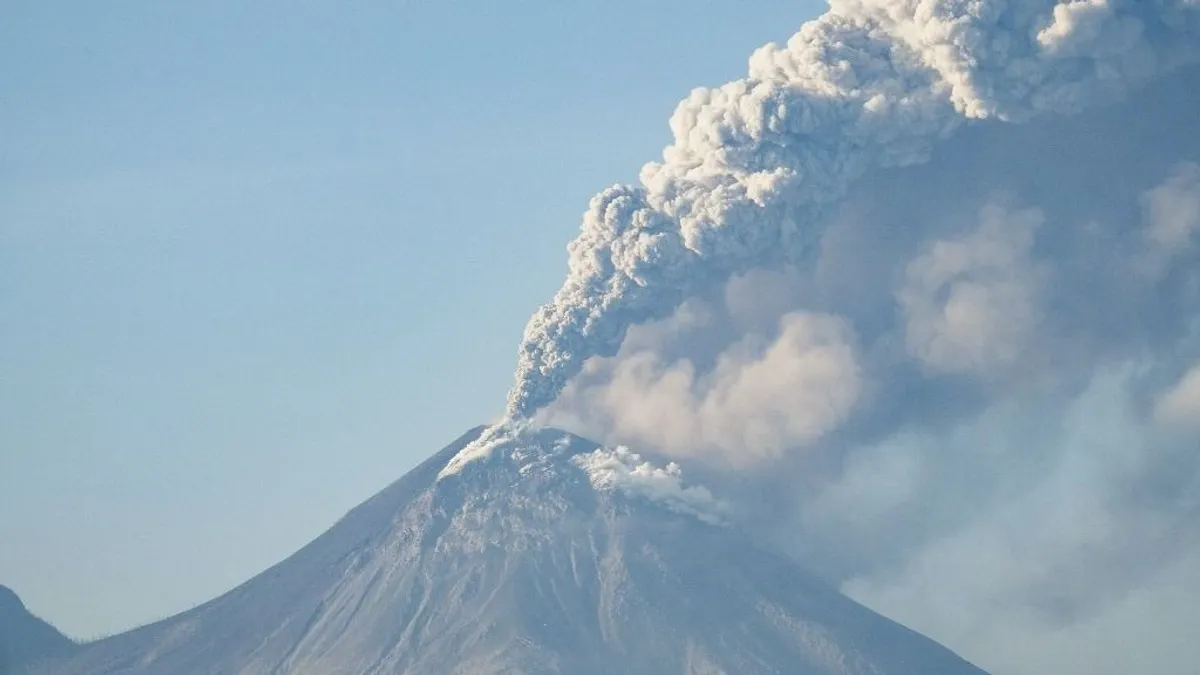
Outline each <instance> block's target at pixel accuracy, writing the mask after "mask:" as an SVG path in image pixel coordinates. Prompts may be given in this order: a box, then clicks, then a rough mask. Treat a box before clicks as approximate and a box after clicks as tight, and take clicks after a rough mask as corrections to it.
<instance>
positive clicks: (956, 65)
mask: <svg viewBox="0 0 1200 675" xmlns="http://www.w3.org/2000/svg"><path fill="white" fill-rule="evenodd" d="M1197 35H1200V2H1197V1H1196V0H1067V1H1064V2H1058V3H1056V2H1051V1H1050V0H974V1H972V2H965V1H963V0H921V1H918V0H834V1H833V2H831V3H830V8H829V10H828V11H827V13H825V14H824V15H823V16H821V17H819V18H818V19H815V20H813V21H811V22H809V23H807V24H805V25H804V26H803V27H802V28H801V29H800V31H799V32H798V33H796V34H795V35H794V36H793V37H792V38H791V39H790V40H789V41H788V43H787V44H786V45H785V46H779V45H775V44H768V45H766V46H765V47H762V48H761V49H759V50H758V51H757V52H755V53H754V55H753V56H752V57H751V59H750V70H749V76H748V77H747V78H745V79H742V80H738V81H735V82H731V83H728V84H725V85H724V86H721V87H719V88H716V89H697V90H695V91H693V92H692V94H691V95H690V96H689V97H688V98H687V99H686V100H684V101H683V102H682V103H681V104H680V105H679V107H678V109H677V110H676V112H675V114H674V116H673V117H672V119H671V129H672V132H673V133H674V137H675V140H674V143H673V144H672V145H671V146H670V147H668V148H667V149H666V150H665V151H664V154H663V160H662V161H661V162H655V163H650V164H647V165H646V166H645V167H643V169H642V172H641V176H640V181H641V185H640V186H627V185H623V186H615V187H612V188H609V189H608V190H605V191H604V192H602V193H600V194H599V195H597V196H596V197H594V198H593V199H592V201H591V204H590V205H589V207H588V210H587V212H586V214H585V216H584V221H583V226H582V231H581V233H580V234H579V236H578V238H576V239H575V240H574V241H573V242H572V243H571V244H570V246H569V247H568V252H569V272H568V276H567V279H566V282H565V283H564V284H563V286H562V288H561V289H560V290H559V291H558V292H557V293H556V294H555V296H554V299H553V301H552V302H550V303H549V304H546V305H544V306H543V307H541V308H540V309H539V310H538V311H537V312H536V314H535V315H534V316H533V317H532V318H531V319H530V321H529V323H528V325H527V327H526V330H525V335H524V338H523V341H522V344H521V347H520V350H519V360H518V367H517V371H516V382H515V384H514V386H513V388H512V390H511V391H510V393H509V401H508V406H507V414H506V417H507V418H508V419H511V420H519V419H529V418H531V417H533V416H534V415H535V414H536V413H537V412H538V411H539V410H541V409H542V408H544V407H545V406H547V405H549V404H550V403H552V402H553V401H554V400H555V399H556V398H557V397H558V396H559V394H560V393H561V392H562V390H563V388H564V387H565V386H566V384H567V382H568V381H569V380H570V379H571V378H572V377H574V376H575V375H577V374H578V373H579V372H580V371H581V369H582V368H583V365H584V363H585V362H586V361H587V359H589V358H591V357H597V356H600V357H604V356H612V355H613V354H615V353H616V352H617V350H618V349H619V348H620V345H621V343H622V340H623V339H624V337H625V335H626V332H627V331H628V329H629V328H630V327H631V326H634V325H638V324H643V323H646V322H649V321H653V320H656V319H662V318H664V317H667V316H668V315H670V314H671V313H672V312H673V311H674V310H675V309H676V308H677V307H679V305H680V304H681V303H682V302H684V301H685V300H686V299H687V298H690V297H695V296H697V295H701V294H702V293H704V292H706V291H708V290H711V289H712V288H714V287H716V286H719V285H721V284H723V283H725V282H726V281H727V280H728V279H729V278H730V277H732V276H734V275H737V274H740V273H744V272H746V271H748V270H751V269H760V268H771V267H780V266H793V267H801V268H803V267H805V266H811V265H812V264H814V260H815V253H816V251H817V246H818V242H819V241H820V238H821V231H820V229H819V223H820V222H821V221H822V220H823V219H824V218H825V217H826V216H827V215H828V214H829V213H830V211H831V209H832V208H833V207H834V205H836V204H837V203H838V202H840V201H841V200H842V198H843V197H844V196H845V195H846V193H847V190H848V189H849V188H850V187H851V186H852V185H853V184H854V183H855V182H856V181H858V180H859V179H861V178H862V176H863V175H864V174H865V173H866V172H867V171H869V170H872V169H878V168H887V167H898V166H906V165H912V164H917V163H921V162H924V161H926V160H927V159H928V158H929V156H930V153H931V152H932V151H933V149H934V147H935V146H936V145H937V144H938V142H939V141H940V140H942V139H944V138H946V137H948V136H950V135H952V134H954V133H955V132H956V131H957V130H958V129H960V127H962V126H963V125H964V122H967V121H971V120H996V121H1000V122H1009V123H1021V122H1026V121H1028V120H1030V119H1034V118H1037V117H1040V116H1044V115H1048V114H1070V113H1076V112H1079V111H1081V110H1084V109H1086V108H1087V107H1088V106H1091V105H1094V104H1096V103H1099V102H1103V101H1108V100H1113V99H1117V98H1120V97H1122V96H1124V95H1125V94H1126V93H1127V92H1129V91H1131V90H1134V89H1136V88H1137V87H1139V86H1140V85H1142V84H1143V83H1145V82H1147V81H1148V80H1150V79H1152V78H1154V77H1155V76H1156V75H1157V74H1160V73H1163V72H1167V71H1170V70H1172V69H1174V68H1176V67H1178V66H1180V65H1182V64H1186V63H1189V62H1192V61H1194V60H1196V58H1197V55H1198V52H1200V48H1198V44H1197V42H1198V41H1197ZM918 332H919V331H918ZM914 339H918V340H919V339H920V336H916V337H914ZM929 348H930V349H932V350H934V351H937V350H939V349H941V347H939V346H938V345H929ZM979 356H980V355H964V354H955V353H952V352H950V353H945V354H942V357H944V358H945V359H949V360H950V361H951V362H954V361H956V360H961V359H968V360H969V359H973V358H976V357H979ZM997 357H1000V358H1002V357H1003V355H995V354H993V355H984V356H983V357H982V358H997ZM939 358H940V357H939Z"/></svg>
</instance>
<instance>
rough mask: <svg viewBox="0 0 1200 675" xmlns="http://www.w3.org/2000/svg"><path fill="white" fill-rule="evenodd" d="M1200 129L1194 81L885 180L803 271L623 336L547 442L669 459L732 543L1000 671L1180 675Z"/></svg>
mask: <svg viewBox="0 0 1200 675" xmlns="http://www.w3.org/2000/svg"><path fill="white" fill-rule="evenodd" d="M1198 109H1200V68H1196V67H1192V68H1183V69H1180V70H1177V71H1175V72H1173V73H1170V74H1164V75H1162V76H1160V77H1158V78H1156V79H1155V81H1154V82H1153V83H1150V84H1148V85H1147V86H1145V87H1143V88H1141V89H1139V90H1138V91H1137V92H1136V93H1134V94H1132V95H1129V96H1127V97H1125V99H1124V100H1123V101H1121V102H1119V103H1114V104H1110V105H1101V106H1095V107H1093V108H1090V109H1088V110H1086V111H1084V112H1082V113H1080V114H1077V115H1073V116H1046V117H1043V118H1040V119H1034V120H1029V121H1028V122H1026V123H1024V124H1003V123H980V124H973V125H969V126H968V127H967V128H964V129H961V130H960V131H959V132H958V133H957V134H955V136H954V137H953V138H951V139H947V140H946V141H944V142H942V143H939V145H938V146H937V147H936V148H935V150H934V152H933V153H932V155H931V157H930V160H929V161H928V162H926V163H923V164H919V165H914V166H907V167H903V168H890V169H886V168H885V169H879V168H877V169H873V170H870V171H867V172H866V173H865V174H864V175H863V177H862V178H861V179H860V180H859V181H858V182H857V183H856V184H855V185H852V186H851V187H850V188H849V189H848V190H847V192H846V195H845V196H844V198H843V199H842V200H841V201H840V202H839V203H838V204H836V205H834V206H833V207H832V208H831V209H830V212H829V213H828V215H827V216H825V217H824V218H823V219H821V220H819V221H818V223H817V225H818V227H817V229H818V230H819V231H820V233H821V234H820V237H819V240H818V242H817V244H816V247H815V251H814V253H813V257H814V262H813V263H812V264H808V265H792V266H786V265H785V266H783V267H781V268H771V269H756V270H752V271H750V272H747V273H743V274H738V275H734V276H732V277H731V278H730V279H729V280H728V281H726V282H724V283H722V284H717V285H715V286H714V287H713V288H711V289H708V290H706V291H703V292H700V293H698V294H696V295H693V296H691V297H688V298H687V299H686V300H685V301H684V302H683V303H682V304H681V305H680V306H679V307H678V308H677V309H676V310H674V311H673V312H672V313H671V314H670V315H668V316H667V317H665V318H663V319H659V320H656V321H653V322H650V323H646V324H641V325H637V326H634V327H632V328H630V329H629V331H628V332H627V334H626V336H625V339H624V340H623V341H622V344H621V346H620V348H619V350H618V352H617V354H616V355H614V356H612V357H598V358H597V357H593V358H590V359H588V361H587V362H586V363H585V366H584V368H583V369H582V370H581V371H580V373H579V374H578V375H576V376H575V377H573V378H571V380H570V382H569V383H568V385H567V387H566V388H565V389H564V391H563V393H562V395H560V396H559V397H558V399H557V400H556V401H555V402H554V403H553V404H551V405H550V406H548V407H547V408H545V409H544V410H543V411H542V412H541V413H539V415H538V419H539V420H540V421H541V422H543V423H545V424H549V425H552V426H555V427H561V428H566V429H570V430H572V431H575V432H577V433H580V434H583V435H585V436H588V437H591V438H595V439H597V440H599V441H603V442H605V443H609V444H627V445H629V446H630V447H632V448H635V449H637V451H638V452H641V453H649V452H660V453H663V454H666V455H668V456H671V457H673V458H675V459H676V460H678V461H679V462H680V464H682V465H683V466H684V468H685V469H686V472H687V475H688V477H689V478H690V479H697V480H699V481H700V482H701V483H703V484H704V485H705V486H707V487H708V488H709V489H710V490H711V491H712V493H713V494H714V495H718V496H719V498H720V499H722V500H725V501H726V502H727V503H728V504H729V505H730V508H729V510H728V514H727V520H730V521H731V522H732V524H733V525H734V526H736V527H740V528H743V529H747V530H750V531H751V532H754V533H755V534H756V535H758V536H759V537H760V539H766V540H769V541H772V542H773V543H774V544H775V545H777V546H779V547H780V548H783V549H785V550H787V551H788V552H789V553H791V554H792V555H794V556H795V557H796V558H797V559H799V560H800V561H801V562H802V563H803V564H805V565H806V566H808V567H809V568H811V569H813V570H814V571H816V572H817V573H819V574H821V575H822V576H824V577H825V578H826V579H827V580H829V581H831V582H832V583H834V584H836V585H838V586H840V588H841V589H842V590H843V591H844V592H845V593H847V594H848V595H850V596H851V597H853V598H854V599H856V600H859V601H860V602H862V603H863V604H865V605H867V606H869V607H871V608H872V609H875V610H877V611H880V612H881V613H883V614H884V615H887V616H889V617H891V618H894V619H896V620H899V621H900V622H901V623H904V624H905V625H908V626H910V627H912V628H914V629H916V630H918V631H920V632H922V633H924V634H926V635H929V636H930V637H933V638H934V639H937V640H939V641H941V642H943V643H944V644H947V645H948V646H950V647H951V648H953V649H955V650H956V651H958V652H959V653H960V654H963V655H964V656H965V657H967V658H968V659H970V660H972V661H974V662H975V663H977V664H979V665H980V666H981V667H984V668H985V669H987V670H989V671H990V672H996V673H1012V674H1014V675H1017V674H1025V673H1027V674H1029V675H1035V674H1039V673H1047V672H1051V673H1059V674H1061V675H1074V674H1076V673H1078V674H1079V675H1083V674H1084V673H1086V674H1087V675H1098V674H1099V675H1105V674H1111V675H1118V674H1120V675H1123V674H1125V673H1131V672H1153V673H1162V674H1163V675H1189V674H1190V673H1192V672H1194V670H1195V663H1196V662H1197V661H1198V660H1200V644H1197V643H1196V641H1195V640H1194V639H1193V637H1194V636H1192V633H1193V632H1194V626H1195V625H1196V610H1195V608H1196V607H1197V606H1200V517H1198V516H1200V116H1197V115H1196V113H1195V111H1196V110H1198ZM685 460H686V461H685ZM731 466H732V467H734V468H736V469H737V470H730V467H731Z"/></svg>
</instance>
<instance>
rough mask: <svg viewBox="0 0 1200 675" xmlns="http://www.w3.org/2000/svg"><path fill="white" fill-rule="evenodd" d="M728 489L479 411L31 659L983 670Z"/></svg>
mask: <svg viewBox="0 0 1200 675" xmlns="http://www.w3.org/2000/svg"><path fill="white" fill-rule="evenodd" d="M481 434H483V438H482V439H480V436H481ZM472 441H475V442H474V443H472ZM464 447H465V448H467V452H465V453H460V451H461V450H463V448H464ZM456 456H457V457H458V458H459V459H462V458H463V457H468V456H469V457H474V459H472V460H471V461H467V462H455V463H454V464H452V465H451V466H452V470H449V471H447V470H446V467H447V466H448V464H450V462H451V459H452V458H455V457H456ZM439 474H442V475H441V476H440V477H439ZM721 508H722V507H721V504H720V502H719V501H717V500H716V499H714V498H713V497H712V496H711V495H710V494H708V493H707V491H705V490H703V489H702V488H695V487H686V486H684V485H683V483H682V482H681V476H680V475H679V473H678V470H677V469H676V468H675V467H667V468H655V467H652V466H650V465H649V464H648V463H643V462H641V461H640V458H638V457H637V456H636V455H632V454H631V453H620V452H616V451H607V450H602V449H599V448H597V446H596V445H595V444H594V443H591V442H589V441H586V440H584V439H581V438H578V437H574V436H570V435H567V434H564V433H563V432H560V431H554V430H547V429H542V430H537V431H528V430H526V431H519V432H513V433H510V434H507V435H505V434H495V433H492V431H486V432H485V430H484V429H482V428H480V429H474V430H472V431H471V432H469V433H468V434H467V435H465V436H463V437H462V438H460V439H458V440H457V441H455V442H454V443H453V444H451V445H450V446H448V447H447V448H445V449H444V450H442V451H441V452H439V453H438V454H437V455H435V456H434V457H433V458H431V459H430V460H428V461H426V462H425V463H424V464H422V465H421V466H419V467H417V468H416V469H415V470H413V471H412V472H410V473H409V474H408V475H406V476H405V477H403V478H401V479H400V480H399V481H397V482H396V483H394V484H393V485H391V486H390V487H388V488H387V489H385V490H384V491H383V492H381V493H379V494H378V495H376V496H375V497H373V498H371V499H370V500H368V501H367V502H365V503H364V504H362V505H361V506H359V507H358V508H356V509H354V510H353V511H351V512H350V513H349V514H348V515H347V516H346V517H344V518H343V519H342V520H341V521H340V522H338V523H337V524H336V525H335V526H334V527H333V528H332V529H330V530H329V531H328V532H326V533H325V534H324V535H322V536H321V537H319V538H318V539H316V540H315V541H314V542H312V543H311V544H309V545H308V546H306V547H305V548H303V549H302V550H300V551H299V552H298V553H296V554H295V555H293V556H292V557H291V558H288V559H287V560H285V561H284V562H282V563H280V564H279V565H276V566H275V567H273V568H271V569H269V570H267V571H266V572H264V573H262V574H261V575H259V576H257V577H255V578H254V579H252V580H250V581H249V582H247V583H246V584H244V585H242V586H240V587H239V588H237V589H234V590H233V591H231V592H229V593H227V594H226V595H224V596H221V597H220V598H217V599H216V600H213V601H211V602H209V603H207V604H205V605H202V606H200V607H197V608H195V609H193V610H191V611H188V612H185V613H183V614H180V615H178V616H176V617H173V618H170V619H166V620H164V621H161V622H158V623H156V624H152V625H149V626H146V627H143V628H140V629H137V630H134V631H131V632H129V633H125V634H123V635H118V636H115V637H112V638H108V639H105V640H101V641H99V642H96V643H94V644H90V645H86V646H85V647H84V648H83V649H82V650H81V652H80V653H79V654H78V655H76V656H75V657H73V658H69V659H65V660H62V661H59V662H57V663H55V664H52V665H49V666H43V667H41V668H35V669H32V670H31V671H30V672H33V673H38V674H39V675H41V674H45V675H50V674H53V675H85V674H86V675H118V674H120V675H193V674H196V675H198V674H200V673H203V674H205V675H234V674H237V675H289V674H296V675H299V674H311V673H321V674H328V675H335V674H346V675H351V674H353V675H366V674H400V673H405V674H412V675H418V674H421V675H429V674H432V673H438V674H452V673H461V674H467V673H472V674H500V673H511V674H517V673H521V674H525V675H535V674H542V673H547V674H548V673H566V674H570V675H591V674H595V675H601V674H612V675H617V674H621V675H626V674H631V673H636V674H641V673H645V674H647V675H651V674H653V675H667V674H671V673H680V674H683V673H688V674H697V675H698V674H702V673H703V674H710V673H711V674H716V673H728V674H729V675H753V674H757V673H796V674H798V675H833V674H839V675H868V674H869V675H929V674H931V673H937V674H938V675H981V674H982V671H980V670H979V669H977V668H975V667H973V666H971V665H970V664H968V663H966V662H965V661H963V660H961V659H959V658H958V657H957V656H955V655H954V654H952V653H950V652H949V651H947V650H946V649H944V648H943V647H941V646H939V645H937V644H936V643H934V642H932V641H930V640H928V639H926V638H924V637H922V636H920V635H918V634H916V633H913V632H912V631H909V630H907V629H905V628H903V627H901V626H899V625H897V624H895V623H893V622H891V621H889V620H887V619H885V618H883V617H881V616H879V615H877V614H875V613H873V612H871V611H870V610H868V609H866V608H864V607H862V606H860V605H858V604H856V603H854V602H853V601H851V600H849V599H847V598H846V597H844V596H842V595H840V594H839V593H838V592H837V591H835V590H834V589H832V588H830V587H828V586H826V585H824V584H823V583H821V582H820V581H819V580H817V579H815V578H814V577H812V576H810V575H809V574H807V573H806V572H805V571H803V570H802V569H799V568H798V567H797V566H796V565H795V564H794V563H792V562H791V561H790V560H788V559H785V558H783V557H781V556H779V555H776V554H774V553H772V552H769V551H766V550H763V549H760V548H757V547H756V546H755V545H754V544H753V543H752V542H751V541H750V540H748V539H747V538H745V537H744V536H742V535H741V534H740V533H739V532H738V531H736V530H734V529H732V528H728V527H725V526H723V525H722V524H721V518H720V510H721Z"/></svg>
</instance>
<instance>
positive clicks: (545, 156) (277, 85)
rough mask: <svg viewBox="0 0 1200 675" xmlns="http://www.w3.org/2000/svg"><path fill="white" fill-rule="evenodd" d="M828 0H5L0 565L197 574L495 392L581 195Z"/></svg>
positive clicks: (384, 465)
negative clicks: (682, 103)
mask: <svg viewBox="0 0 1200 675" xmlns="http://www.w3.org/2000/svg"><path fill="white" fill-rule="evenodd" d="M820 9H821V3H819V2H817V1H816V0H801V1H795V0H788V1H785V0H762V1H760V2H756V3H754V7H753V11H747V6H746V5H745V4H743V3H739V2H709V1H703V0H702V1H697V0H657V1H656V2H643V1H633V0H616V1H609V2H604V3H600V2H570V3H568V2H549V1H546V0H536V1H534V0H528V1H519V2H518V1H516V0H513V1H511V2H506V3H499V2H482V1H480V2H432V1H431V0H426V1H404V0H399V1H395V2H387V3H382V2H360V3H350V4H346V3H334V2H324V1H322V2H316V1H306V2H286V3H285V2H278V1H269V2H253V3H244V2H232V1H219V2H204V3H163V2H150V1H122V2H109V3H96V2H81V1H73V2H67V1H55V0H38V1H34V0H14V1H13V2H9V3H6V9H5V11H4V14H5V18H4V20H3V21H2V22H0V129H2V130H3V132H2V133H0V584H5V585H9V586H11V587H13V588H14V589H15V590H16V591H17V592H18V593H19V594H20V595H21V596H22V598H23V599H24V600H25V601H26V603H27V604H28V605H29V606H30V607H31V608H32V609H33V610H34V611H35V612H37V613H39V614H40V615H42V616H44V617H45V618H47V619H49V620H51V621H52V622H54V623H55V624H56V625H58V626H59V627H61V628H63V629H64V630H66V631H67V632H68V633H70V634H71V635H73V636H76V637H93V636H97V635H100V634H105V633H111V632H117V631H120V630H122V629H125V628H128V627H131V626H133V625H136V624H139V623H143V622H146V621H148V620H151V619H155V618H159V617H162V616H165V615H168V614H172V613H175V612H177V611H180V610H182V609H185V608H187V607H189V606H191V605H193V604H196V603H199V602H202V601H204V600H207V599H209V598H210V597H213V596H215V595H217V594H219V593H221V592H222V591H225V590H227V589H229V588H231V587H232V586H234V585H236V584H238V583H240V582H241V581H243V580H245V579H247V578H248V577H250V576H251V575H253V574H254V573H256V572H258V571H260V570H262V569H264V568H265V567H267V566H269V565H271V564H273V563H275V562H277V561H278V560H280V559H282V558H283V557H285V556H286V555H288V554H289V553H291V552H292V551H293V550H295V549H296V548H298V547H299V546H301V545H303V544H304V543H306V542H307V541H308V540H310V539H311V538H313V537H314V536H315V535H317V534H318V533H320V532H321V531H322V530H324V529H325V528H326V527H328V526H329V525H330V524H332V523H333V521H334V520H336V519H337V518H338V517H339V516H340V515H341V514H342V513H344V512H345V511H346V510H347V509H349V508H350V507H352V506H353V505H355V504H356V503H358V502H360V501H362V500H363V499H365V498H366V497H368V496H370V495H371V494H372V493H374V492H375V491H376V490H378V489H379V488H382V487H383V486H384V485H386V484H387V483H389V482H391V481H392V480H393V479H395V478H397V477H399V476H400V475H401V474H403V473H404V471H406V470H407V469H408V468H410V467H411V466H413V465H414V464H415V463H417V462H418V461H420V460H421V459H423V458H424V457H425V456H426V455H428V454H430V453H432V452H433V451H434V450H436V449H438V448H439V447H441V446H442V445H444V444H445V443H446V442H448V441H450V440H452V439H453V438H454V437H455V436H457V435H458V434H460V433H461V432H462V431H464V430H465V429H466V428H467V427H469V426H472V425H474V424H477V423H480V422H483V421H486V420H487V419H488V418H489V417H490V416H492V415H494V414H496V413H498V412H499V411H500V409H501V407H502V405H503V401H504V393H505V390H506V388H507V387H508V384H509V382H510V378H511V373H512V366H513V363H514V358H515V348H516V344H517V341H518V339H519V336H520V331H521V328H522V327H523V325H524V323H525V321H526V319H527V318H528V316H529V314H530V312H531V310H532V309H533V308H534V307H535V306H536V305H538V304H539V303H541V302H543V301H545V300H547V299H548V298H549V297H550V295H551V294H552V293H553V291H554V290H555V289H556V288H557V286H558V284H559V283H560V281H561V277H562V272H563V270H564V264H565V262H564V261H565V253H564V248H563V247H564V245H565V243H566V242H567V241H568V240H569V239H570V237H571V236H572V235H573V233H574V232H575V231H576V229H577V227H578V222H579V215H580V214H581V213H582V211H583V209H584V208H585V206H586V203H587V199H588V198H589V197H590V196H591V194H593V193H594V192H596V191H597V190H598V189H601V188H603V187H605V186H607V185H609V184H611V183H613V182H618V181H629V180H632V179H634V178H635V177H636V172H637V170H638V168H639V167H640V166H641V164H642V163H643V162H645V161H647V160H650V159H655V158H657V157H658V153H659V151H660V149H661V148H662V146H663V145H665V143H666V142H667V140H668V130H667V125H666V121H667V119H668V117H669V115H670V113H671V111H672V109H673V108H674V105H675V103H676V101H678V100H679V99H680V98H681V97H682V96H684V95H685V94H686V93H687V92H688V90H689V89H691V88H692V87H694V86H697V85H702V84H718V83H720V82H723V81H725V80H728V79H731V78H734V77H737V76H739V75H740V74H742V73H743V72H744V70H745V63H746V58H747V57H748V56H749V54H750V52H751V51H752V50H753V49H754V48H755V47H756V46H758V45H760V44H762V43H765V42H767V41H770V40H783V39H786V37H787V36H788V35H790V34H791V33H792V32H793V31H794V29H795V28H796V27H797V26H798V25H799V24H800V23H801V22H802V21H803V20H804V19H806V18H808V17H810V16H813V15H815V14H816V13H817V12H818V11H819V10H820Z"/></svg>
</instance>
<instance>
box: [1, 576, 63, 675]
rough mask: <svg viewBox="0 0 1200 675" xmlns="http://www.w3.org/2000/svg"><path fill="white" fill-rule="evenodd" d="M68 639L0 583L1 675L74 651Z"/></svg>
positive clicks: (7, 674)
mask: <svg viewBox="0 0 1200 675" xmlns="http://www.w3.org/2000/svg"><path fill="white" fill-rule="evenodd" d="M75 649H76V645H75V643H74V642H72V641H71V639H70V638H68V637H67V636H65V635H63V634H62V633H60V632H58V629H56V628H55V627H54V626H51V625H50V624H48V623H46V622H45V621H42V620H41V619H39V618H37V617H36V616H34V615H33V614H31V613H30V612H29V610H28V609H26V608H25V604H24V603H22V602H21V599H20V598H18V597H17V594H16V593H14V592H13V591H12V590H10V589H9V588H7V587H5V586H0V675H9V674H10V673H16V672H19V671H21V670H24V669H26V668H28V667H30V666H31V665H32V664H34V663H37V662H39V661H42V660H45V659H49V658H55V657H61V656H65V655H68V654H70V653H72V652H73V651H75Z"/></svg>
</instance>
